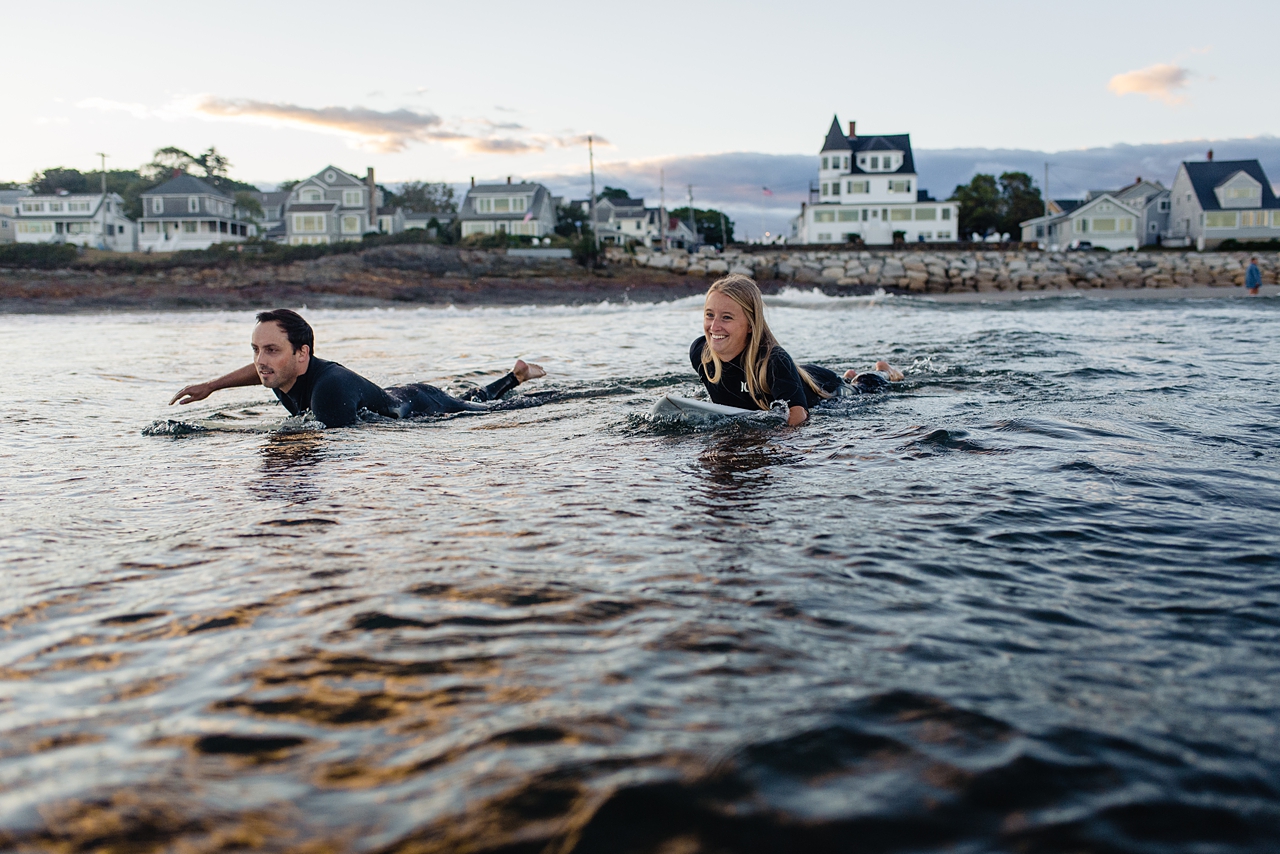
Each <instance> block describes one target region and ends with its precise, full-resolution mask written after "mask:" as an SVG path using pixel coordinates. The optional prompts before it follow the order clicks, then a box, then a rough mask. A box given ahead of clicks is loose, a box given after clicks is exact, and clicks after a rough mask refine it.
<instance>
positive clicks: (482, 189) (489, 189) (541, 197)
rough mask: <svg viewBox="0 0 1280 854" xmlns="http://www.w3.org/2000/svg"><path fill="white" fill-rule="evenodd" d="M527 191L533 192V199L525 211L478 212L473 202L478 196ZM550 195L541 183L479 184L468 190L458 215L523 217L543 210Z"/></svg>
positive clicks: (479, 217)
mask: <svg viewBox="0 0 1280 854" xmlns="http://www.w3.org/2000/svg"><path fill="white" fill-rule="evenodd" d="M525 193H533V200H532V201H531V202H530V203H529V207H528V208H526V209H525V210H523V211H501V212H493V213H476V209H475V204H474V202H473V200H474V198H475V197H476V196H506V195H523V194H525ZM549 196H550V193H549V192H548V190H547V188H546V187H544V186H542V185H541V184H479V185H477V186H475V187H472V188H471V189H470V190H468V191H467V195H466V197H465V198H463V200H462V205H461V207H459V208H458V216H459V217H460V218H461V219H471V220H475V219H480V220H487V219H494V220H497V219H511V218H512V217H523V216H525V215H526V214H528V213H529V212H534V215H535V216H537V213H536V212H537V211H539V210H541V208H542V205H543V202H544V201H545V200H546V199H547V198H548V197H549Z"/></svg>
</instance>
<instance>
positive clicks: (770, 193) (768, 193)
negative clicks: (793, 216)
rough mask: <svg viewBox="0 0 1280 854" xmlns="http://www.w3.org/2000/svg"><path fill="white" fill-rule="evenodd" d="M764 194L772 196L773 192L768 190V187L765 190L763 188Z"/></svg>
mask: <svg viewBox="0 0 1280 854" xmlns="http://www.w3.org/2000/svg"><path fill="white" fill-rule="evenodd" d="M764 194H765V195H766V196H772V195H773V190H770V189H769V188H768V187H765V188H764Z"/></svg>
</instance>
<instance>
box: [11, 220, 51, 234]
mask: <svg viewBox="0 0 1280 854" xmlns="http://www.w3.org/2000/svg"><path fill="white" fill-rule="evenodd" d="M18 233H19V234H53V223H51V222H20V223H18Z"/></svg>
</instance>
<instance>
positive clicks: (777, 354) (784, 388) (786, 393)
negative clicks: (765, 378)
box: [767, 347, 809, 409]
mask: <svg viewBox="0 0 1280 854" xmlns="http://www.w3.org/2000/svg"><path fill="white" fill-rule="evenodd" d="M804 388H805V386H804V381H803V380H801V379H800V373H799V371H797V370H796V363H795V362H793V361H792V360H791V356H790V355H789V354H788V353H787V351H786V350H783V349H782V348H781V347H775V348H774V350H773V354H772V355H771V356H770V357H769V394H768V395H767V397H768V398H769V402H770V403H772V402H773V401H775V400H785V401H786V402H787V406H788V407H792V406H802V407H804V408H805V409H808V408H809V399H808V397H807V396H806V395H805V393H804Z"/></svg>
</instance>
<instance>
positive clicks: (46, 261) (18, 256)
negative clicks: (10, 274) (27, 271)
mask: <svg viewBox="0 0 1280 854" xmlns="http://www.w3.org/2000/svg"><path fill="white" fill-rule="evenodd" d="M76 255H77V251H76V247H74V246H72V245H71V244H69V243H4V244H0V267H34V268H36V269H39V270H51V269H54V268H55V267H68V266H70V265H71V263H72V262H73V261H75V260H76Z"/></svg>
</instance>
